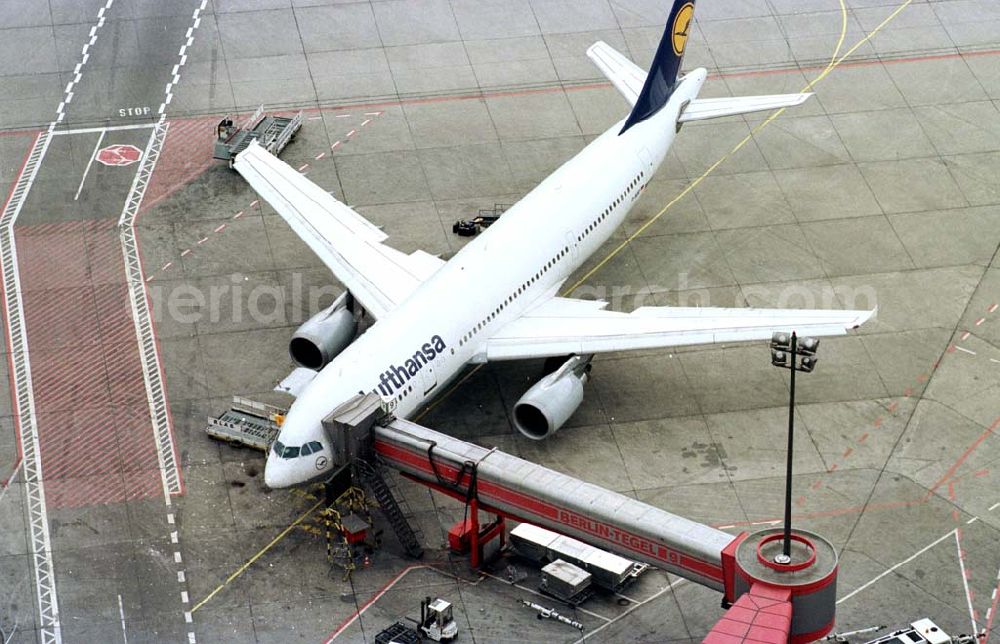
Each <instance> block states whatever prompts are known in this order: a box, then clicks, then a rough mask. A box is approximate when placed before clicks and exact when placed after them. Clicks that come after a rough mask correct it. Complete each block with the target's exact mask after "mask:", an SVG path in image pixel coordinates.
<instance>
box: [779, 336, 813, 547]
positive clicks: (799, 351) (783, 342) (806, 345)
mask: <svg viewBox="0 0 1000 644" xmlns="http://www.w3.org/2000/svg"><path fill="white" fill-rule="evenodd" d="M818 347H819V340H817V339H816V338H802V342H801V345H800V343H799V339H798V335H797V334H796V333H795V331H792V333H791V335H789V334H787V333H783V332H780V331H779V332H778V333H775V334H774V335H772V336H771V364H772V365H774V366H776V367H781V368H782V369H789V370H791V372H792V376H791V382H790V384H789V396H788V446H787V452H786V456H785V534H784V541H783V543H782V549H781V554H780V555H776V556H775V557H774V563H776V564H781V565H788V564H790V563H791V562H792V458H793V451H792V450H793V448H794V445H795V372H796V371H802V372H804V373H810V372H811V371H812V370H813V369H814V368H815V367H816V349H817V348H818ZM799 356H802V362H801V363H800V362H799ZM789 358H790V359H789Z"/></svg>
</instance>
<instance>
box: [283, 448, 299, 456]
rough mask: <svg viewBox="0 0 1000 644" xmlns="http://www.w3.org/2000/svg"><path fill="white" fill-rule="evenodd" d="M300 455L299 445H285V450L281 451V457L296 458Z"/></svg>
mask: <svg viewBox="0 0 1000 644" xmlns="http://www.w3.org/2000/svg"><path fill="white" fill-rule="evenodd" d="M298 455H299V448H298V446H295V447H291V446H289V445H285V451H284V452H282V453H281V458H295V457H296V456H298Z"/></svg>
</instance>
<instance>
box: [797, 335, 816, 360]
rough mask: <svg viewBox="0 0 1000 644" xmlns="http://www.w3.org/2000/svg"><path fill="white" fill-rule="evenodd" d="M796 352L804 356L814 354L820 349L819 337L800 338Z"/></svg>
mask: <svg viewBox="0 0 1000 644" xmlns="http://www.w3.org/2000/svg"><path fill="white" fill-rule="evenodd" d="M797 344H798V346H797V347H796V353H798V354H799V355H803V356H814V355H816V350H817V349H819V338H799V339H798V343H797Z"/></svg>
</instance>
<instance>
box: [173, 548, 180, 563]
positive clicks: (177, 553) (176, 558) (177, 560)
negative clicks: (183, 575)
mask: <svg viewBox="0 0 1000 644" xmlns="http://www.w3.org/2000/svg"><path fill="white" fill-rule="evenodd" d="M180 562H181V552H180V550H174V563H180Z"/></svg>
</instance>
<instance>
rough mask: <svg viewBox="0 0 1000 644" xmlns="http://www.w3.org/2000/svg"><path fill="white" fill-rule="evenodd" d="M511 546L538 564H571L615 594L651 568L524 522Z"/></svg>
mask: <svg viewBox="0 0 1000 644" xmlns="http://www.w3.org/2000/svg"><path fill="white" fill-rule="evenodd" d="M510 543H511V545H512V546H513V547H514V550H515V551H516V552H517V553H518V554H519V555H521V556H522V557H525V558H526V559H530V560H532V561H534V562H535V563H539V564H546V563H549V562H553V561H556V560H557V559H561V560H563V561H565V562H567V563H571V564H573V565H574V566H576V567H578V568H581V569H582V570H584V571H585V572H588V573H590V575H591V577H592V580H591V581H592V582H593V583H594V584H595V585H597V586H600V587H602V588H605V589H607V590H611V591H618V590H620V589H621V588H622V587H623V586H625V585H626V584H628V583H629V582H631V581H632V580H633V579H635V578H636V577H638V576H639V575H641V574H642V573H643V572H644V571H645V570H646V569H647V568H649V566H648V565H646V564H640V563H636V562H634V561H629V560H628V559H625V558H624V557H619V556H618V555H616V554H612V553H610V552H607V551H605V550H600V549H598V548H595V547H593V546H591V545H588V544H586V543H584V542H582V541H579V540H578V539H574V538H572V537H567V536H564V535H560V534H557V533H555V532H552V531H551V530H546V529H545V528H540V527H538V526H536V525H532V524H530V523H521V524H519V525H518V526H517V527H516V528H514V529H513V530H511V531H510Z"/></svg>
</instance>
